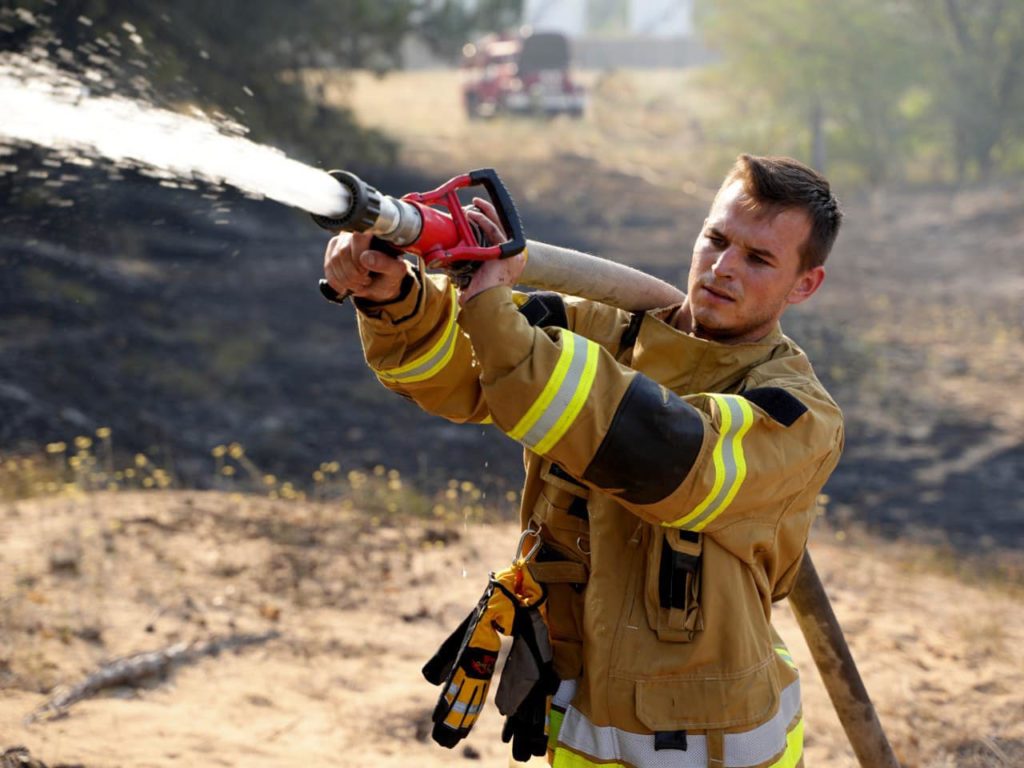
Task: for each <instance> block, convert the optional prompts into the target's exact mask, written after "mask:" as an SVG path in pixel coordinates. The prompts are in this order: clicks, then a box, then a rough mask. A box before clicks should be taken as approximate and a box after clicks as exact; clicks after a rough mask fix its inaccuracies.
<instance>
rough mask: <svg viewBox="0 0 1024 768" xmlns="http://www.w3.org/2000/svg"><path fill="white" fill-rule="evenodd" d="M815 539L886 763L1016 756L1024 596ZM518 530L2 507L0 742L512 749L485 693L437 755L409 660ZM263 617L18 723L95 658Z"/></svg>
mask: <svg viewBox="0 0 1024 768" xmlns="http://www.w3.org/2000/svg"><path fill="white" fill-rule="evenodd" d="M832 533H833V532H832V531H831V530H830V529H827V528H819V529H818V531H817V535H816V536H815V537H814V538H813V539H812V542H811V550H812V551H813V552H814V557H815V562H816V565H817V568H818V570H819V572H820V573H821V576H822V579H823V581H824V583H825V586H826V589H827V590H828V592H829V594H830V597H831V599H832V602H833V604H834V606H835V610H836V613H837V615H838V618H839V620H840V622H841V623H842V625H843V626H844V628H845V631H846V634H847V637H848V639H849V642H850V645H851V647H852V650H853V653H854V656H855V658H856V659H857V661H858V664H859V666H860V670H861V672H862V674H863V676H864V679H865V682H866V685H867V688H868V690H869V691H870V693H871V696H872V698H873V700H874V702H875V704H876V706H877V708H878V711H879V714H880V717H881V720H882V722H883V723H884V725H885V726H886V728H887V730H888V733H889V736H890V738H891V740H892V742H893V744H894V747H895V749H896V752H897V754H898V756H899V757H900V760H901V762H902V764H903V765H905V766H907V767H908V768H925V767H926V766H934V767H939V766H942V767H943V768H945V767H947V766H949V767H951V766H960V767H963V768H982V767H983V766H1003V765H1020V764H1021V761H1024V657H1022V655H1021V654H1022V652H1021V649H1022V648H1024V612H1022V611H1021V610H1020V608H1021V593H1020V591H1019V590H1016V591H1012V590H1008V589H1007V588H1006V587H1005V586H995V585H993V584H991V583H989V584H985V583H976V584H974V585H968V584H966V583H964V582H963V581H962V580H959V579H957V578H954V577H953V576H951V575H949V574H943V573H941V572H939V571H937V570H936V569H935V568H934V567H932V565H929V564H927V562H926V560H922V557H926V554H925V553H923V551H922V550H920V549H916V548H914V547H913V546H910V545H906V544H893V543H887V542H885V541H881V540H878V539H868V538H863V537H859V536H851V537H848V538H847V539H846V540H845V541H844V542H842V543H838V542H837V541H836V540H835V537H834V536H833V535H832ZM517 538H518V537H517V532H516V530H515V529H514V527H513V526H512V525H511V524H509V523H501V522H497V523H486V524H485V523H475V524H471V525H465V524H463V523H462V522H461V521H455V522H451V521H444V520H434V519H424V518H411V517H408V516H402V515H394V516H385V517H376V516H374V515H371V514H370V513H368V512H365V511H361V510H358V509H349V510H343V509H341V508H340V506H339V505H337V504H333V505H325V504H313V503H300V502H293V503H287V502H283V501H270V500H267V499H260V498H255V497H241V496H232V495H229V494H224V493H217V492H139V493H123V492H122V493H97V494H88V495H82V496H79V497H77V498H59V499H31V500H23V501H19V502H14V503H4V504H2V505H0V540H2V541H3V542H4V546H3V547H2V548H0V594H2V595H3V600H2V602H0V622H2V624H3V627H4V632H3V633H2V635H0V751H2V750H4V749H6V748H12V747H15V746H16V745H17V746H22V747H24V748H25V749H27V750H28V751H29V753H30V754H31V755H32V756H33V757H34V758H36V759H37V760H39V761H42V763H43V764H45V765H48V766H50V768H54V766H57V765H66V766H69V765H81V766H88V767H89V768H104V767H111V768H113V767H114V766H142V765H146V766H154V767H155V766H174V765H181V764H188V765H193V764H195V765H198V764H202V765H225V766H236V765H237V766H257V767H259V766H328V765H333V766H353V767H355V766H374V767H383V766H396V767H397V766H410V765H416V766H440V765H452V764H465V765H480V766H495V767H497V766H502V767H504V766H506V765H510V762H509V759H508V753H507V751H506V749H505V747H504V746H503V745H502V744H501V742H500V739H499V732H500V726H501V718H500V716H499V715H498V713H497V711H496V710H495V709H494V707H493V703H489V704H488V705H487V707H486V708H485V710H484V712H483V714H482V716H481V720H480V722H479V723H478V725H477V727H476V728H475V730H474V731H473V733H472V734H471V736H470V737H469V739H468V740H467V741H466V742H464V743H463V744H461V745H460V746H459V747H458V748H457V749H456V750H454V751H453V752H449V751H447V750H444V749H442V748H440V747H438V746H436V745H434V744H433V743H432V742H431V741H430V739H429V728H430V725H429V721H430V712H431V710H432V708H433V705H434V702H435V701H436V696H437V690H436V689H434V688H433V687H432V686H430V685H429V684H427V683H426V682H425V681H423V679H422V678H421V677H420V673H419V669H420V667H421V666H422V664H423V662H424V661H425V660H426V659H427V658H428V657H429V656H430V655H431V654H432V653H433V651H434V649H435V648H436V647H437V645H438V644H439V643H440V642H441V640H442V639H443V638H444V637H445V636H446V635H447V634H448V632H450V631H451V629H452V628H454V626H455V625H456V624H457V623H458V622H459V621H460V620H461V619H462V617H463V616H464V615H465V613H466V612H467V611H468V610H469V609H470V607H471V606H472V605H473V604H474V603H475V602H476V600H477V598H478V596H479V593H480V592H481V591H482V589H483V586H484V584H485V580H486V578H487V572H488V571H489V570H491V569H493V568H495V567H500V566H501V565H503V564H504V563H506V562H507V561H508V560H509V558H510V557H511V553H512V550H513V549H514V547H515V543H516V540H517ZM896 584H898V585H899V589H898V590H895V589H893V585H896ZM879 606H885V610H880V608H879ZM774 621H775V624H776V626H777V627H778V629H779V631H780V633H781V634H782V636H783V637H784V638H785V639H786V641H787V642H788V643H789V646H790V649H791V651H792V653H793V656H794V657H795V659H796V661H797V663H798V664H799V666H800V669H801V674H802V676H803V686H804V712H805V718H806V734H807V736H806V741H807V753H806V754H807V764H808V765H815V766H829V767H830V768H847V767H849V768H853V766H855V765H856V762H855V760H854V758H853V755H852V752H851V751H850V748H849V747H848V746H847V744H846V741H845V737H844V736H843V733H842V730H841V728H840V725H839V723H838V721H837V719H836V717H835V715H834V713H833V710H832V708H831V705H830V703H829V701H828V699H827V695H826V693H825V691H824V689H823V687H822V685H821V683H820V680H819V678H818V676H817V673H816V671H815V670H814V667H813V663H812V662H811V660H810V656H809V652H808V650H807V648H806V647H805V645H804V644H803V641H802V638H801V635H800V632H799V630H798V629H797V627H796V624H795V622H794V620H793V617H792V615H791V613H790V611H789V608H788V605H786V604H780V605H778V606H776V609H775V615H774ZM271 634H272V639H269V640H267V641H266V642H262V643H258V644H255V645H252V646H249V647H246V648H241V649H238V650H233V651H232V650H228V651H223V652H222V653H220V655H218V656H211V655H206V656H201V657H199V658H195V659H193V660H190V661H188V662H185V663H179V664H175V665H172V666H171V667H170V668H169V669H167V670H165V672H164V674H162V675H158V676H151V677H144V678H140V679H137V680H135V681H133V683H132V684H123V685H119V686H116V687H113V688H109V689H105V690H103V691H101V692H100V693H98V694H97V695H96V696H93V697H91V698H87V699H85V700H83V701H80V702H79V703H77V704H74V705H72V706H71V707H69V708H68V709H67V710H66V711H65V712H64V713H63V716H60V717H56V718H53V717H50V716H49V715H44V716H41V717H40V718H38V719H36V720H35V721H33V722H26V720H25V718H26V716H28V715H30V714H31V713H33V712H37V711H40V709H41V708H42V707H44V705H45V704H46V702H47V701H49V700H51V699H52V697H54V696H57V695H59V694H60V692H61V691H62V690H65V689H66V687H67V686H73V685H75V684H77V683H79V682H80V681H82V680H83V679H85V677H86V676H87V675H90V674H93V673H95V672H96V671H97V670H98V669H99V668H100V666H101V665H102V664H104V663H106V662H109V661H111V660H114V659H118V658H122V657H125V656H128V655H131V654H136V653H139V652H143V651H159V650H164V649H168V648H172V647H174V646H175V645H176V644H178V643H182V642H203V641H206V640H210V639H220V640H227V639H230V638H238V637H242V636H267V635H271ZM492 690H493V688H492Z"/></svg>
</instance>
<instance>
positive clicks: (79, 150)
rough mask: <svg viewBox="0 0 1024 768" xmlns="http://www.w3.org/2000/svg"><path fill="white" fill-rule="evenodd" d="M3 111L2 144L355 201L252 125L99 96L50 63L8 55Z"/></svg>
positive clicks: (318, 199)
mask: <svg viewBox="0 0 1024 768" xmlns="http://www.w3.org/2000/svg"><path fill="white" fill-rule="evenodd" d="M0 115H2V116H3V117H2V118H0V145H4V144H6V145H11V144H19V143H23V144H35V145H39V146H41V147H45V148H48V149H49V150H51V151H53V152H55V153H56V154H57V155H58V156H61V157H63V158H65V159H68V160H71V161H73V162H78V163H79V164H83V163H84V164H89V163H90V160H89V158H90V157H102V158H104V159H106V160H107V161H109V162H111V163H113V164H115V165H119V166H131V167H137V168H141V169H144V170H148V171H150V175H154V176H156V177H158V178H161V179H164V180H165V181H167V182H169V183H173V182H174V181H175V180H178V181H182V182H191V181H197V180H198V181H203V182H207V183H211V184H228V185H230V186H233V187H236V188H237V189H239V190H241V191H242V192H244V193H246V194H248V195H250V196H253V197H257V198H262V197H267V198H270V199H272V200H276V201H278V202H280V203H284V204H285V205H290V206H293V207H295V208H300V209H302V210H305V211H309V212H311V213H319V214H322V215H325V216H336V215H338V214H339V212H341V211H344V209H345V207H346V205H347V200H345V199H344V198H343V189H342V187H341V186H340V185H339V184H338V182H337V181H335V180H334V179H332V178H331V177H330V176H328V175H327V174H326V173H324V172H323V171H321V170H318V169H316V168H312V167H310V166H308V165H305V164H303V163H300V162H298V161H297V160H292V159H290V158H288V157H286V156H285V155H284V154H283V153H282V152H280V151H279V150H277V149H274V148H272V147H268V146H264V145H261V144H256V143H255V142H253V141H251V140H249V139H247V138H245V137H244V136H243V135H239V133H240V132H242V131H243V130H244V129H241V128H239V127H238V126H233V127H231V126H218V125H217V124H215V123H214V122H212V121H211V120H210V119H209V118H208V117H207V116H206V115H204V114H203V113H202V112H201V111H199V110H198V109H196V110H195V114H194V115H184V114H179V113H176V112H172V111H170V110H167V109H161V108H159V107H155V106H152V105H150V104H146V103H143V102H139V101H135V100H131V99H127V98H123V97H120V96H94V95H92V94H91V93H90V91H89V88H88V85H87V84H86V83H82V82H79V81H77V80H75V79H73V78H71V77H69V76H68V75H67V74H65V73H62V72H60V71H58V70H57V69H56V68H55V67H54V66H53V65H52V64H49V63H48V62H43V61H37V60H33V59H30V58H27V57H24V56H10V55H8V56H3V57H0ZM227 128H231V129H233V130H234V131H235V134H234V135H233V134H232V133H230V132H228V130H227ZM4 170H13V169H11V168H10V167H8V168H6V169H4Z"/></svg>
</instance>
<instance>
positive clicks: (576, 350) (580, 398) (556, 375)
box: [508, 331, 600, 454]
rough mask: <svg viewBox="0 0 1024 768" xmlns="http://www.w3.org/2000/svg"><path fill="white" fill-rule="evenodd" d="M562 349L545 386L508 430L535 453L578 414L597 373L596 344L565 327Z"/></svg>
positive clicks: (559, 435)
mask: <svg viewBox="0 0 1024 768" xmlns="http://www.w3.org/2000/svg"><path fill="white" fill-rule="evenodd" d="M561 336H562V349H561V351H560V353H559V355H558V361H557V362H556V363H555V369H554V370H553V371H552V372H551V376H550V377H549V378H548V380H547V383H546V384H545V385H544V389H542V390H541V393H540V395H539V396H538V397H537V399H536V400H534V402H533V404H532V405H530V407H529V408H528V409H527V411H526V413H525V414H524V415H523V417H522V418H521V419H520V420H519V421H518V422H517V423H516V425H515V426H514V427H513V428H512V429H511V430H510V431H509V432H508V435H509V437H511V438H512V439H513V440H518V441H520V442H521V443H523V444H524V445H525V446H526V447H527V448H529V449H531V450H532V451H534V452H535V453H541V454H543V453H545V452H546V451H549V450H550V449H551V448H552V447H553V446H554V445H555V444H556V443H557V442H558V441H559V440H561V439H562V437H563V436H564V435H565V433H566V431H568V429H569V427H571V426H572V424H573V422H574V421H575V420H576V417H577V416H579V413H580V410H582V408H583V405H584V403H585V402H586V400H587V397H589V396H590V390H591V388H592V387H593V384H594V379H595V377H596V375H597V359H598V356H599V354H600V351H599V349H598V346H597V344H595V343H594V342H592V341H590V340H589V339H584V338H583V337H582V336H576V335H575V334H572V333H569V332H568V331H563V332H562V334H561Z"/></svg>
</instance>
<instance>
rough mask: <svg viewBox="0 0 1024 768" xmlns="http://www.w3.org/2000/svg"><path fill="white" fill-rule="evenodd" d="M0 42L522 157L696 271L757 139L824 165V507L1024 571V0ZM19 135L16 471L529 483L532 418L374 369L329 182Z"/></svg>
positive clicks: (783, 2) (78, 32) (321, 4)
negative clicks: (426, 391) (507, 429)
mask: <svg viewBox="0 0 1024 768" xmlns="http://www.w3.org/2000/svg"><path fill="white" fill-rule="evenodd" d="M0 49H2V53H0V60H3V61H12V60H14V59H12V58H11V57H18V60H22V61H23V60H26V59H27V60H32V61H36V62H40V61H42V62H46V63H47V64H48V65H50V66H53V67H56V68H57V69H59V70H60V71H61V72H63V73H65V74H66V75H68V76H70V77H72V78H74V79H76V80H77V81H79V82H80V83H82V88H83V91H82V93H83V94H85V95H87V96H88V97H103V96H114V95H116V96H122V97H126V98H130V99H133V100H136V101H138V102H140V103H143V104H148V105H153V106H156V107H161V108H165V109H170V110H174V111H178V112H183V113H189V114H202V115H203V116H205V119H208V120H209V121H210V122H211V123H214V124H217V125H220V126H222V127H223V130H225V131H226V132H228V133H233V134H236V135H246V136H248V138H250V139H252V140H253V141H256V142H259V143H263V144H267V145H270V146H273V147H276V148H278V149H280V150H282V151H283V152H285V153H286V154H287V155H289V156H290V157H293V158H295V159H297V160H300V161H302V162H304V163H307V164H309V165H312V166H315V167H319V168H324V169H328V168H345V169H348V170H351V171H354V172H355V173H357V174H359V175H360V176H362V177H363V178H364V179H365V180H366V181H367V182H368V183H370V184H372V185H374V186H376V187H378V188H379V189H381V190H382V191H383V192H385V193H388V194H392V195H396V196H398V195H401V194H405V193H407V192H410V191H426V190H429V189H432V188H434V187H436V186H438V185H440V184H441V183H442V182H444V181H445V180H447V179H448V178H450V177H452V176H454V175H456V174H459V173H462V172H464V171H467V170H470V169H472V168H477V167H485V166H487V167H494V168H496V169H497V170H498V172H499V173H500V174H501V176H502V178H503V179H504V181H505V183H506V185H507V186H508V188H509V189H510V191H511V193H512V195H513V197H514V198H515V200H516V202H517V205H518V207H519V211H520V214H521V216H522V219H523V223H524V226H525V228H526V231H527V234H528V236H529V237H531V238H534V239H538V240H545V241H548V242H552V243H555V244H559V245H566V246H571V247H574V248H577V249H580V250H584V251H588V252H592V253H595V254H598V255H601V256H604V257H607V258H611V259H615V260H618V261H622V262H625V263H629V264H632V265H634V266H637V267H640V268H642V269H645V270H647V271H649V272H651V273H654V274H657V275H659V276H661V277H663V278H665V279H668V280H670V281H672V282H674V283H676V284H679V285H682V284H684V276H685V274H686V271H687V269H688V265H689V254H690V251H691V247H692V243H693V240H694V238H695V237H696V235H697V233H698V231H699V229H700V226H701V224H702V221H703V218H704V215H705V213H706V211H707V208H708V206H709V203H710V201H711V199H712V197H713V195H714V192H715V190H716V188H717V185H718V182H719V180H720V178H721V177H722V175H723V174H724V172H725V171H726V170H727V169H728V167H729V166H730V165H731V164H732V162H733V160H734V159H735V157H736V155H737V154H738V153H740V152H750V153H755V154H785V155H791V156H793V157H796V158H798V159H800V160H802V161H804V162H807V163H809V164H811V165H813V166H814V167H816V168H817V169H818V170H820V171H822V172H824V173H825V174H826V175H827V176H828V177H829V178H830V179H831V180H832V182H833V185H834V189H835V191H836V192H837V194H838V196H839V197H840V199H841V201H842V202H843V205H844V208H845V210H846V214H847V218H846V223H845V225H844V231H843V232H842V233H841V235H840V238H839V242H838V245H837V247H836V249H835V251H834V252H833V255H832V257H831V259H830V261H829V264H828V273H829V279H828V281H827V283H826V285H825V287H824V289H823V291H822V292H821V293H820V294H819V295H818V296H817V297H816V298H815V300H814V301H812V302H810V303H809V304H808V305H803V306H801V307H798V308H796V309H794V310H793V311H791V312H790V313H789V314H787V316H786V318H785V319H784V330H785V331H786V332H787V333H788V334H789V335H790V336H791V337H793V338H794V339H795V340H796V341H797V342H798V343H799V344H801V345H802V346H803V347H804V348H805V349H806V350H807V351H808V353H809V355H810V357H811V359H812V361H813V362H814V364H815V367H816V371H817V373H818V375H819V377H820V378H821V379H822V380H823V381H824V383H825V384H826V386H827V387H828V388H829V389H830V391H831V392H832V393H833V395H834V396H835V398H836V399H837V400H838V402H839V403H840V405H841V406H842V407H843V409H844V412H845V413H846V417H847V450H846V453H845V456H844V459H843V461H842V463H841V465H840V467H839V469H838V470H837V471H836V473H835V475H834V476H833V478H832V480H831V481H830V482H829V484H828V486H827V488H826V490H825V494H824V495H823V497H822V499H821V508H822V516H823V518H824V519H823V521H822V526H823V528H822V529H823V530H825V531H827V532H828V534H827V535H828V536H829V537H831V538H834V539H836V540H838V541H843V540H850V539H856V540H857V541H858V542H865V544H864V546H865V547H867V548H869V549H871V548H875V547H876V546H877V547H883V546H885V545H886V544H888V543H891V542H902V543H905V544H907V545H908V546H910V545H912V546H914V547H918V548H919V549H916V550H915V551H916V552H918V553H919V555H918V556H919V557H920V558H923V559H925V560H927V561H928V562H929V563H931V564H932V565H935V566H936V567H938V568H940V569H942V570H945V571H948V572H952V573H954V574H956V575H958V576H959V577H962V578H969V579H991V580H994V581H995V582H998V583H999V584H1001V585H1018V586H1019V585H1021V584H1022V583H1024V557H1022V548H1021V545H1022V544H1024V500H1022V499H1024V493H1022V489H1024V403H1022V400H1021V398H1020V397H1019V396H1018V395H1015V394H1014V392H1018V391H1019V389H1020V384H1021V380H1022V374H1024V345H1022V341H1024V339H1022V335H1024V303H1022V301H1021V298H1022V295H1024V261H1022V260H1021V258H1020V253H1021V252H1022V251H1024V194H1022V193H1024V4H1022V3H1020V2H1006V1H1005V0H973V1H972V2H967V0H946V1H945V2H934V0H892V1H891V2H886V3H878V2H874V0H841V1H840V2H829V3H821V2H812V1H810V0H772V1H771V2H761V1H760V0H675V2H669V0H461V1H460V0H372V1H367V2H363V1H361V0H344V1H339V0H292V2H290V3H287V4H282V3H276V2H270V1H269V0H246V1H245V2H242V1H241V0H223V1H222V2H218V3H209V2H201V1H200V0H179V2H176V3H173V4H167V3H158V2H151V1H150V0H132V1H131V2H128V1H127V0H123V1H122V0H59V2H57V1H56V0H20V1H18V0H13V1H12V0H4V1H3V4H2V10H0ZM2 106H3V105H0V112H2V111H3V109H2ZM197 110H198V112H197ZM2 119H3V118H0V120H2ZM125 130H126V131H130V130H131V126H125ZM0 133H2V131H0ZM0 153H2V156H0V200H2V204H0V221H2V227H0V500H6V501H8V502H10V503H11V504H12V505H13V504H14V503H15V502H18V501H19V500H24V499H50V498H54V499H65V498H69V497H72V496H74V495H75V494H81V493H85V494H89V493H94V492H103V493H105V494H116V493H120V492H123V491H126V490H127V491H130V490H144V489H149V488H153V489H158V488H169V489H211V490H219V491H228V492H232V493H234V492H240V493H247V494H252V493H258V494H261V495H264V496H269V497H271V499H292V500H302V499H314V500H328V501H332V503H333V502H338V503H340V502H341V500H344V499H349V500H350V501H351V499H353V498H355V499H356V500H357V503H363V504H377V505H378V506H379V509H380V511H381V512H390V513H394V512H409V513H414V514H421V515H424V516H426V517H430V516H431V515H438V516H440V517H444V516H454V519H457V520H470V519H478V518H481V517H487V516H488V515H490V516H493V517H495V518H497V519H505V520H509V519H511V518H512V516H513V514H514V513H513V510H514V508H515V500H516V494H517V491H518V488H519V483H520V479H521V469H520V467H521V464H520V456H519V453H520V450H519V448H518V447H517V446H516V445H515V444H513V443H512V442H511V441H508V440H507V439H505V438H503V437H502V436H501V435H500V434H499V433H498V432H497V431H495V430H493V428H480V427H469V426H464V427H463V426H455V425H450V424H446V423H443V422H440V421H438V420H435V419H433V418H431V417H428V416H426V415H425V414H422V413H420V412H419V411H418V410H417V409H416V407H415V406H413V405H411V404H409V403H406V402H404V401H403V400H401V399H400V398H395V397H392V396H388V395H387V393H386V392H385V391H384V389H383V388H382V387H380V386H379V385H378V384H377V383H376V381H375V380H374V379H373V377H372V376H371V375H370V373H369V371H368V370H367V368H366V366H365V364H364V362H363V360H362V356H361V352H360V348H359V345H358V340H357V337H356V333H355V324H354V319H353V310H352V308H351V307H347V306H346V307H341V308H339V307H337V306H333V305H330V304H328V303H326V302H324V301H323V300H322V299H321V298H320V296H319V294H318V292H317V288H316V282H317V279H318V277H319V276H320V275H321V265H322V253H323V249H324V247H325V245H326V239H327V238H326V236H325V233H324V232H323V231H322V230H320V229H319V228H317V227H316V226H315V225H314V224H313V223H312V222H311V221H310V220H309V217H308V216H307V215H305V214H304V213H303V212H301V211H296V210H292V209H289V208H286V207H284V206H281V205H278V204H276V203H273V202H270V201H266V200H257V199H252V198H251V197H247V196H245V195H243V194H241V193H239V192H237V191H233V190H232V189H230V188H227V187H223V186H216V185H212V184H208V183H206V182H203V181H201V180H198V179H188V178H185V179H182V178H178V177H170V176H166V175H165V176H161V175H160V174H158V173H153V171H152V169H146V168H144V167H133V166H132V164H131V163H119V164H114V163H111V162H108V161H105V160H104V158H102V157H85V158H83V157H80V158H78V160H79V161H81V162H77V161H76V162H69V161H68V158H67V156H66V153H65V154H61V153H57V152H54V151H52V150H51V149H49V148H47V147H46V146H39V145H37V144H33V143H31V142H24V141H18V142H12V141H8V142H6V143H3V145H2V146H0ZM86 154H87V153H86ZM371 490H372V493H371V492H370V491H371ZM360 494H362V496H360ZM103 498H108V496H103ZM360 500H361V501H360ZM19 503H20V502H19ZM10 508H11V509H14V508H15V507H13V506H11V507H10ZM439 510H440V511H439ZM937 599H941V598H937ZM2 673H3V667H2V666H0V675H2ZM1018 714H1021V717H1020V718H1019V719H1018V722H1019V721H1021V720H1024V713H1020V712H1018ZM836 764H838V763H836ZM922 764H923V763H922ZM936 764H937V763H936ZM950 764H952V763H950ZM993 764H995V763H993Z"/></svg>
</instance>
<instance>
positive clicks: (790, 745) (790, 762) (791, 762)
mask: <svg viewBox="0 0 1024 768" xmlns="http://www.w3.org/2000/svg"><path fill="white" fill-rule="evenodd" d="M803 756H804V719H803V717H801V718H800V719H799V720H797V721H796V725H795V726H793V728H792V729H790V731H789V732H788V733H787V734H786V751H785V752H783V753H782V757H780V758H779V759H778V760H776V761H775V762H774V763H772V764H771V765H770V766H769V767H768V768H796V766H797V765H799V763H800V759H801V758H802V757H803Z"/></svg>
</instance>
